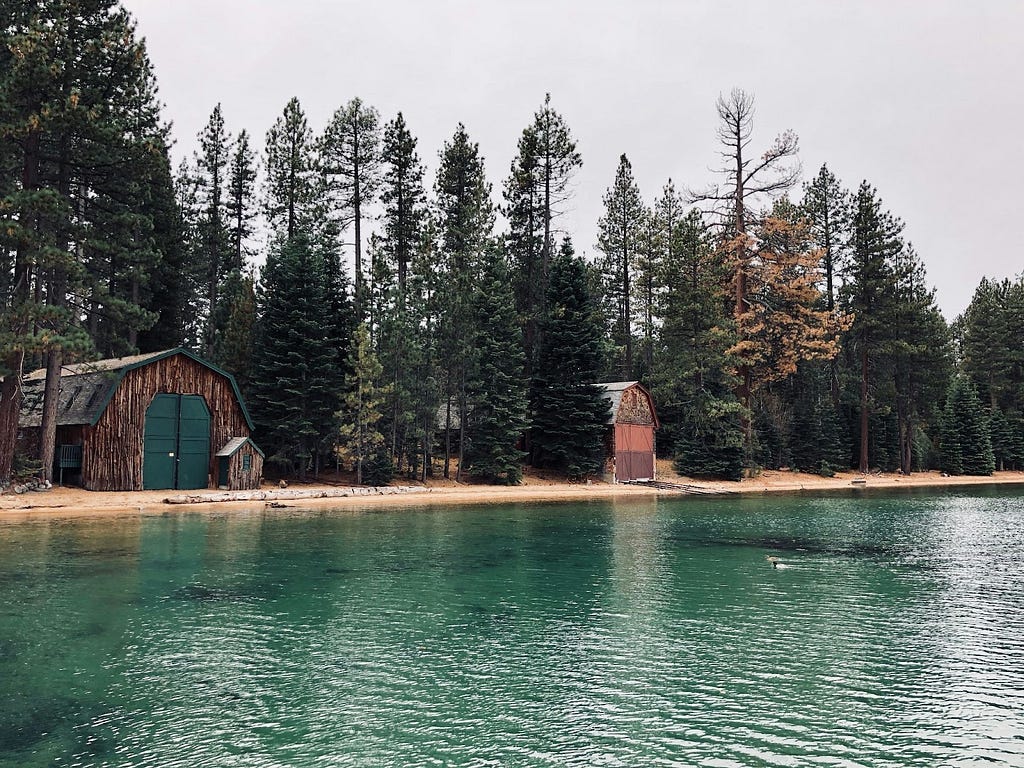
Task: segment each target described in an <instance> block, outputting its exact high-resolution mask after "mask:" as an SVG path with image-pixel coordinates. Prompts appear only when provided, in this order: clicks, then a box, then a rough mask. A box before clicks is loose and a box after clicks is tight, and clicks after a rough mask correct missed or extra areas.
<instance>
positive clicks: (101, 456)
mask: <svg viewBox="0 0 1024 768" xmlns="http://www.w3.org/2000/svg"><path fill="white" fill-rule="evenodd" d="M160 393H168V394H182V395H200V396H201V397H203V398H204V399H205V400H206V405H207V407H208V408H209V409H210V445H211V446H216V447H212V448H211V451H210V461H209V468H208V474H213V473H215V472H216V466H215V464H214V457H213V454H214V453H215V452H216V450H217V448H218V447H219V446H222V445H224V444H225V443H226V442H227V441H228V440H230V439H231V438H232V437H248V435H249V425H248V424H247V423H246V421H245V416H244V415H243V414H242V408H241V406H240V405H239V403H238V400H237V398H236V397H235V392H234V389H232V387H231V382H230V381H228V379H227V378H225V377H224V376H221V375H220V374H218V373H216V372H215V371H212V370H210V369H209V368H207V367H206V366H205V365H201V364H200V363H197V362H196V361H194V360H192V359H191V358H189V357H186V356H185V355H181V354H178V355H173V356H171V357H167V358H164V359H162V360H156V361H154V362H152V363H150V364H148V365H144V366H142V367H141V368H136V369H134V370H132V371H128V373H127V374H125V377H124V379H123V380H122V381H121V384H120V386H118V388H117V390H116V391H115V392H114V395H113V397H112V398H111V399H110V402H109V403H108V404H107V408H106V410H105V411H104V412H103V415H102V416H100V418H99V421H97V422H96V426H94V427H86V428H85V431H84V441H83V442H84V446H83V450H82V485H83V486H85V487H86V488H88V489H89V490H93V491H139V490H142V451H143V433H144V430H145V426H146V409H147V408H148V407H149V404H150V403H151V402H152V400H153V397H154V395H157V394H160ZM213 476H214V478H216V475H215V474H213Z"/></svg>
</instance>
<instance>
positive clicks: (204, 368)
mask: <svg viewBox="0 0 1024 768" xmlns="http://www.w3.org/2000/svg"><path fill="white" fill-rule="evenodd" d="M45 380H46V371H45V369H43V370H38V371H33V372H32V373H29V374H28V375H27V376H25V380H24V393H25V399H24V404H23V406H22V411H21V418H20V427H21V438H22V440H23V441H25V442H27V443H29V444H30V445H38V441H39V437H40V434H39V433H40V425H41V422H42V412H43V387H44V384H45ZM252 429H253V425H252V419H251V418H250V417H249V413H248V411H247V410H246V407H245V403H244V402H243V401H242V395H241V393H240V392H239V391H238V385H237V383H236V382H235V379H234V377H233V376H231V375H230V374H228V373H226V372H225V371H222V370H221V369H219V368H217V367H216V366H214V365H212V364H211V363H208V362H207V361H205V360H203V359H202V358H200V357H198V356H197V355H195V354H193V353H192V352H189V351H188V350H186V349H170V350H167V351H164V352H153V353H150V354H147V355H136V356H134V357H120V358H115V359H110V360H98V361H96V362H92V363H79V364H76V365H69V366H65V367H64V368H63V370H62V373H61V380H60V396H59V399H58V404H57V440H56V449H55V452H54V453H55V463H56V466H55V472H54V477H67V476H68V475H78V476H79V477H80V481H81V484H82V485H83V486H84V487H85V488H88V489H89V490H94V491H139V490H150V489H193V488H208V487H210V485H211V481H213V484H216V485H218V486H226V487H228V488H230V489H232V490H236V489H237V490H244V489H253V488H259V486H260V482H261V481H262V479H263V454H262V452H260V450H259V449H258V448H256V446H255V445H254V444H253V442H252V440H251V437H250V436H251V434H252Z"/></svg>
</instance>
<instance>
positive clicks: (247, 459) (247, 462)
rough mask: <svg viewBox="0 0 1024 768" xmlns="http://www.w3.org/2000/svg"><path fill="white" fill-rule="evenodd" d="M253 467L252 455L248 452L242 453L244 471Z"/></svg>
mask: <svg viewBox="0 0 1024 768" xmlns="http://www.w3.org/2000/svg"><path fill="white" fill-rule="evenodd" d="M250 469H252V456H251V455H250V454H248V453H245V454H242V471H243V472H248V471H249V470H250Z"/></svg>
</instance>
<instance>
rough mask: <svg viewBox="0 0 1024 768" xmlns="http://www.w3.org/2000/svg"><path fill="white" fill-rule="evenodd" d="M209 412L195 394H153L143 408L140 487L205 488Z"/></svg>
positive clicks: (203, 402)
mask: <svg viewBox="0 0 1024 768" xmlns="http://www.w3.org/2000/svg"><path fill="white" fill-rule="evenodd" d="M209 464H210V412H209V410H207V408H206V402H205V401H204V400H203V398H201V397H199V396H198V395H156V396H155V397H154V398H153V402H152V403H150V406H149V408H147V409H146V426H145V430H144V448H143V462H142V487H143V489H145V490H157V489H165V488H182V489H187V488H205V487H206V484H207V480H206V478H207V472H208V471H209Z"/></svg>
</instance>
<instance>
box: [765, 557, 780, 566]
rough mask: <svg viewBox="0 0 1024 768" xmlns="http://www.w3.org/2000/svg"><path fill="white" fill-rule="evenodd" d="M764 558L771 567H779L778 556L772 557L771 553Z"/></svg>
mask: <svg viewBox="0 0 1024 768" xmlns="http://www.w3.org/2000/svg"><path fill="white" fill-rule="evenodd" d="M765 559H767V560H768V562H769V563H771V564H772V568H778V567H779V558H777V557H774V556H772V555H767V556H766V558H765Z"/></svg>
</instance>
